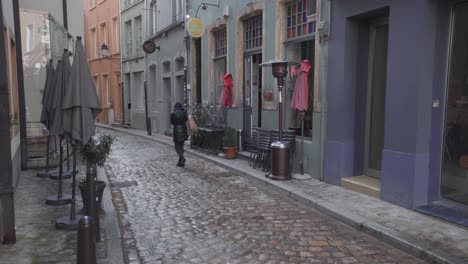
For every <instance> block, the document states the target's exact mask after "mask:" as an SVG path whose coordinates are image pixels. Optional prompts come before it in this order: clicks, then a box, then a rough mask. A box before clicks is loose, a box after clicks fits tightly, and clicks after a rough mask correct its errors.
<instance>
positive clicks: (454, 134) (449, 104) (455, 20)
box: [441, 2, 468, 204]
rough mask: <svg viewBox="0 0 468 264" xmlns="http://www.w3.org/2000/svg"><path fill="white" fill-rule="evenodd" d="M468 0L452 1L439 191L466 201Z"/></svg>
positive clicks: (467, 177)
mask: <svg viewBox="0 0 468 264" xmlns="http://www.w3.org/2000/svg"><path fill="white" fill-rule="evenodd" d="M467 36H468V2H462V3H459V4H455V5H454V9H453V17H452V36H451V43H450V60H449V72H448V89H447V94H446V99H445V100H446V102H445V133H444V143H443V145H444V146H443V158H442V173H441V195H442V197H443V198H446V199H449V200H453V201H456V202H459V203H464V204H468V49H467V48H466V47H467V46H468V37H467Z"/></svg>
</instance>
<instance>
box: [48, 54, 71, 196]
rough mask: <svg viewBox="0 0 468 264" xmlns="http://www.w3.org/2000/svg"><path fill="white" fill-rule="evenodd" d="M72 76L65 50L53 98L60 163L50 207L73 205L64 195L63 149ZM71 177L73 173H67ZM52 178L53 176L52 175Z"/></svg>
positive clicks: (54, 134)
mask: <svg viewBox="0 0 468 264" xmlns="http://www.w3.org/2000/svg"><path fill="white" fill-rule="evenodd" d="M69 76H70V60H69V59H68V50H65V51H64V53H63V55H62V59H61V61H59V63H58V64H57V78H56V82H55V91H54V97H53V98H52V100H53V101H52V112H53V115H52V120H53V122H52V126H51V127H50V130H49V132H50V135H53V136H59V138H60V161H59V174H58V192H57V195H49V196H48V197H47V200H46V203H47V204H50V205H64V204H67V203H71V195H68V194H63V193H62V184H63V147H62V141H63V137H64V136H65V131H64V130H63V115H62V105H63V95H64V93H65V91H66V90H67V83H68V78H69ZM67 175H69V176H71V172H67ZM51 177H52V175H51Z"/></svg>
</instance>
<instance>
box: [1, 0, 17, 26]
mask: <svg viewBox="0 0 468 264" xmlns="http://www.w3.org/2000/svg"><path fill="white" fill-rule="evenodd" d="M2 8H3V16H4V17H5V20H6V22H7V23H8V25H9V26H10V27H11V29H12V30H13V29H14V27H15V26H14V25H15V24H14V22H15V21H14V19H13V1H12V0H2ZM13 31H14V30H13Z"/></svg>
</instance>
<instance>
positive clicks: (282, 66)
mask: <svg viewBox="0 0 468 264" xmlns="http://www.w3.org/2000/svg"><path fill="white" fill-rule="evenodd" d="M289 64H292V63H290V62H287V61H285V60H282V59H276V60H271V61H269V62H266V63H262V64H260V67H271V68H272V74H273V76H274V77H275V78H276V79H277V81H278V120H279V140H278V141H277V142H273V143H272V144H271V175H270V178H271V179H273V180H279V181H285V180H290V179H291V173H290V168H289V154H290V153H289V151H290V148H291V147H290V146H289V144H288V143H287V142H283V87H284V77H286V76H287V75H288V65H289Z"/></svg>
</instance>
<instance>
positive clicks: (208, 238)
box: [101, 132, 422, 263]
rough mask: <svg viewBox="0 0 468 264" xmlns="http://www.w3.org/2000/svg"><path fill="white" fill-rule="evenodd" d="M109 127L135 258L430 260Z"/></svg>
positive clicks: (112, 164)
mask: <svg viewBox="0 0 468 264" xmlns="http://www.w3.org/2000/svg"><path fill="white" fill-rule="evenodd" d="M109 133H111V134H112V135H114V136H116V141H115V144H114V146H113V152H112V154H111V157H110V159H109V160H108V162H107V165H106V168H105V169H106V172H107V174H108V176H109V178H110V182H111V185H113V196H114V199H115V201H114V203H115V204H116V206H117V208H120V209H119V210H121V219H120V221H121V224H122V225H123V226H124V227H125V228H124V229H125V230H124V234H123V236H124V237H125V239H126V241H124V244H125V246H126V250H127V251H128V252H135V254H134V255H133V254H130V256H129V257H130V260H131V262H132V263H139V262H141V263H281V262H283V263H422V262H421V261H419V260H417V259H415V258H414V257H412V256H409V255H407V254H405V253H404V252H401V251H399V250H397V249H395V248H392V247H390V246H388V245H386V244H383V243H381V242H379V241H377V240H375V239H374V238H371V237H369V236H367V235H365V234H362V233H360V232H358V231H356V230H354V229H351V228H349V227H347V226H345V225H343V224H341V223H339V222H337V221H335V220H333V219H331V218H329V217H327V216H324V215H322V214H321V213H319V212H317V211H315V210H312V209H310V208H307V207H305V206H303V205H301V204H299V203H296V202H295V201H292V200H289V199H287V198H285V197H283V196H281V195H279V194H277V193H274V192H272V191H269V190H264V189H261V188H259V187H257V186H255V185H254V184H253V183H252V182H250V181H249V180H247V179H245V178H243V177H241V176H237V175H233V174H231V173H230V172H228V171H226V170H224V169H222V168H219V167H217V166H214V165H212V164H210V163H207V162H205V161H203V160H200V159H198V158H194V157H192V156H190V155H189V156H187V163H186V167H185V168H179V167H176V166H175V164H176V162H177V158H176V154H175V152H174V151H173V149H172V148H170V147H167V146H164V145H161V144H158V143H155V142H151V141H148V140H145V139H142V138H137V137H134V136H129V135H123V134H118V133H116V132H109ZM101 177H102V176H101ZM120 197H121V199H119V198H120ZM122 208H123V209H122Z"/></svg>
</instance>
